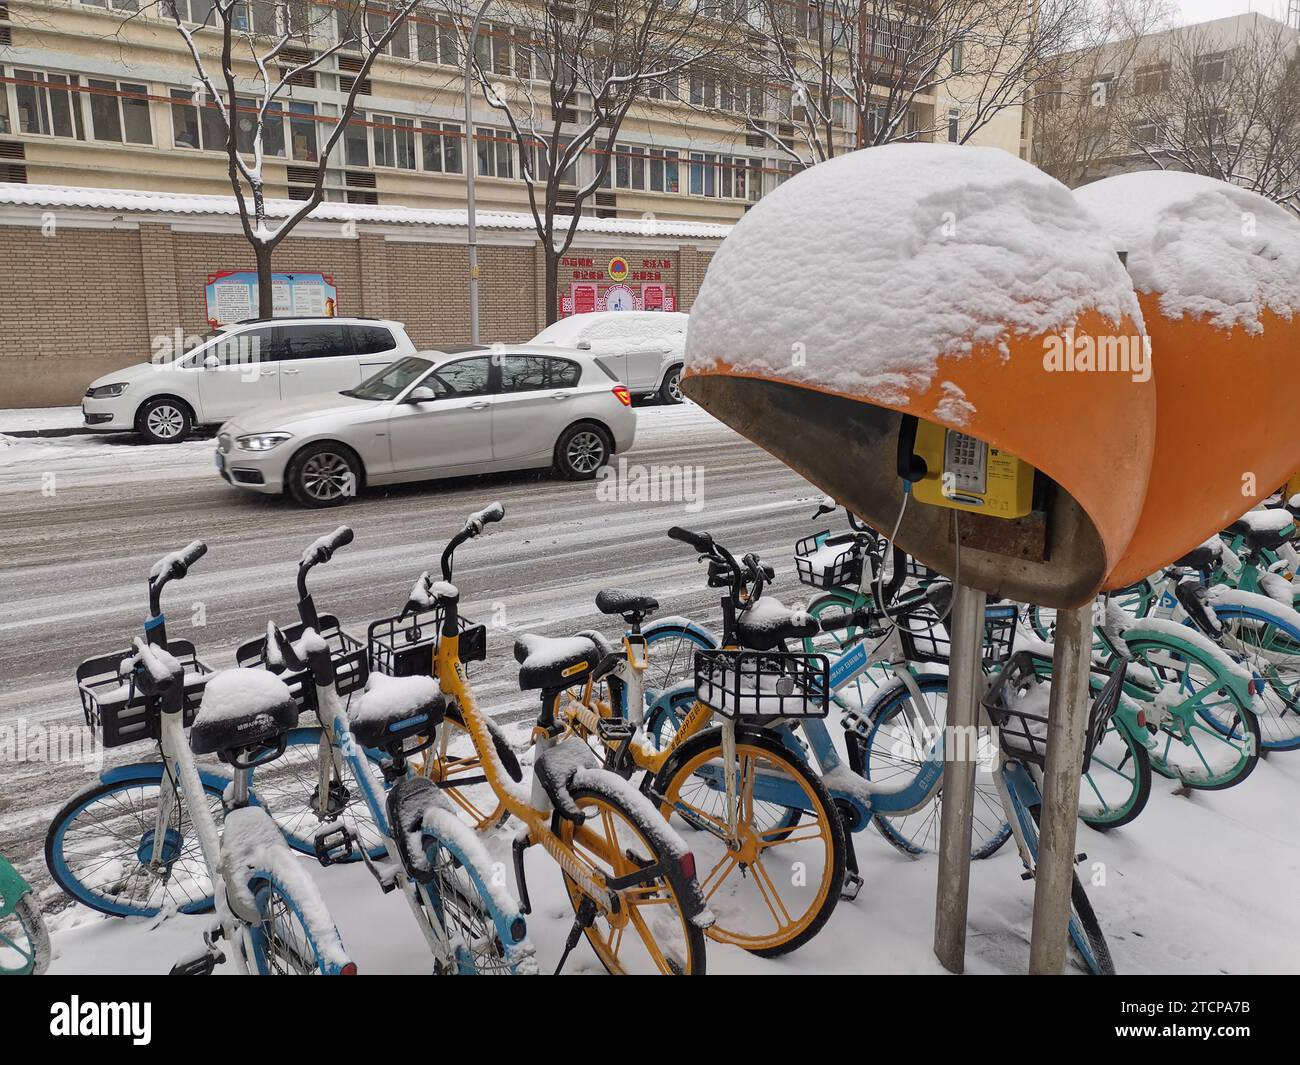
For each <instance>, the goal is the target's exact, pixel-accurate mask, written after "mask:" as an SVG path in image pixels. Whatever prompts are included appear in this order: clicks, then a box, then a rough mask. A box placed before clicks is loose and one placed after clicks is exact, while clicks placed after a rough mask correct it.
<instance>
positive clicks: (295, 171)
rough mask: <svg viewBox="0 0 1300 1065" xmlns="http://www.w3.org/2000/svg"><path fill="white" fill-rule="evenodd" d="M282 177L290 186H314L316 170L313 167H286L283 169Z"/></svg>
mask: <svg viewBox="0 0 1300 1065" xmlns="http://www.w3.org/2000/svg"><path fill="white" fill-rule="evenodd" d="M284 176H285V180H287V181H288V182H289V184H290V185H315V184H316V168H315V167H314V166H288V167H285V170H284Z"/></svg>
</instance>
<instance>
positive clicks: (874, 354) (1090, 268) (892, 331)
mask: <svg viewBox="0 0 1300 1065" xmlns="http://www.w3.org/2000/svg"><path fill="white" fill-rule="evenodd" d="M1090 310H1096V311H1098V312H1100V313H1101V314H1102V315H1103V316H1104V317H1105V318H1106V319H1108V320H1109V321H1110V322H1112V323H1115V324H1116V325H1117V326H1118V325H1119V323H1120V322H1121V320H1122V319H1123V318H1124V317H1128V318H1129V319H1131V320H1132V321H1133V322H1134V323H1139V328H1140V322H1141V311H1140V309H1139V307H1138V303H1137V299H1136V297H1135V295H1134V293H1133V288H1132V285H1131V283H1130V281H1129V278H1128V275H1127V274H1126V273H1125V271H1124V268H1123V265H1122V264H1121V263H1120V261H1119V259H1118V257H1117V256H1116V255H1115V252H1114V249H1113V248H1112V247H1111V245H1110V243H1109V241H1107V240H1106V238H1105V236H1104V234H1103V233H1102V232H1101V231H1100V230H1099V229H1098V227H1097V223H1096V220H1095V219H1093V218H1092V217H1091V216H1089V215H1088V213H1087V212H1086V211H1084V210H1083V209H1082V207H1080V205H1079V203H1078V202H1077V201H1076V200H1075V199H1074V197H1073V195H1072V194H1071V192H1070V191H1069V189H1067V188H1066V187H1065V186H1064V185H1062V184H1060V183H1059V182H1058V181H1056V180H1054V179H1053V178H1050V177H1048V176H1047V175H1046V174H1044V173H1043V172H1042V171H1040V170H1038V169H1036V168H1035V167H1033V166H1031V165H1030V164H1028V163H1026V162H1024V161H1022V160H1020V159H1017V158H1015V157H1014V156H1012V155H1009V154H1008V153H1006V152H1004V151H1001V150H999V149H995V148H970V147H959V146H956V145H934V144H891V145H886V146H885V147H881V148H869V149H866V150H864V151H858V152H853V153H851V154H849V155H845V156H841V157H840V158H838V159H832V160H831V161H829V162H826V163H822V164H819V165H818V166H815V167H813V168H812V169H810V170H806V171H804V172H803V173H801V174H799V175H798V176H797V177H795V178H794V179H792V180H791V181H788V182H786V183H785V184H784V185H782V186H781V187H780V188H779V189H777V190H776V191H775V192H773V193H771V194H770V195H768V196H765V197H764V198H763V199H762V200H761V201H760V202H759V203H757V204H755V205H754V207H753V209H752V210H751V211H750V212H749V213H748V214H747V215H745V217H744V218H743V219H742V220H741V221H740V222H739V223H737V225H736V227H735V228H734V229H733V230H732V233H731V236H729V237H728V238H727V240H726V241H725V242H724V243H723V245H722V247H721V248H719V249H718V252H717V253H716V254H715V255H714V257H713V261H712V263H711V264H710V265H709V271H708V274H707V276H706V277H705V281H704V286H703V288H702V289H701V291H700V295H699V297H698V298H697V299H696V301H695V305H694V307H693V308H692V310H691V329H690V335H689V338H688V343H687V356H686V358H687V367H688V370H693V371H707V370H709V369H712V368H714V367H716V366H718V365H719V364H722V365H726V366H729V367H730V368H731V370H732V372H735V373H738V374H757V375H759V376H763V377H776V378H781V379H783V380H787V381H791V382H795V383H798V384H806V385H811V386H813V387H817V388H824V389H827V390H829V391H831V392H836V393H841V394H846V395H852V396H865V397H867V398H871V399H875V400H878V401H880V402H885V403H901V402H905V401H906V399H907V397H908V395H909V394H910V393H912V392H914V391H923V390H925V389H928V388H929V387H930V385H931V383H932V380H933V378H934V375H935V372H936V369H937V365H938V360H939V359H940V357H941V356H944V355H949V356H961V355H964V354H969V353H970V352H971V351H972V350H973V349H974V348H976V347H977V346H983V345H991V346H994V347H1000V348H1001V349H1002V350H1003V351H1004V352H1007V353H1008V355H1009V349H1008V342H1009V341H1010V340H1011V339H1012V338H1013V337H1016V336H1035V335H1039V334H1048V333H1062V332H1064V331H1065V330H1066V329H1068V328H1069V327H1071V326H1072V325H1073V324H1074V323H1075V322H1076V321H1077V319H1078V318H1079V316H1080V315H1081V314H1083V313H1084V312H1086V311H1090ZM1037 357H1038V356H1037V355H1035V358H1037ZM944 403H945V404H946V408H945V409H946V410H947V411H948V413H949V414H951V415H952V416H954V417H956V418H960V419H961V420H962V421H964V420H965V419H966V418H968V417H969V416H970V414H971V413H973V408H972V407H971V404H970V403H969V402H968V401H967V400H966V398H965V396H964V395H963V394H962V393H961V391H960V389H958V388H956V386H953V387H952V388H947V389H946V394H945V396H944Z"/></svg>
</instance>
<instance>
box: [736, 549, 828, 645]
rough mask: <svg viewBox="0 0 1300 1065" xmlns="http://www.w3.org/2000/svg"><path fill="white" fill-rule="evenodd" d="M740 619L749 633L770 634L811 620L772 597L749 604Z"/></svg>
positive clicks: (803, 612)
mask: <svg viewBox="0 0 1300 1065" xmlns="http://www.w3.org/2000/svg"><path fill="white" fill-rule="evenodd" d="M823 550H824V549H823ZM741 618H742V620H743V621H744V623H745V628H747V629H749V630H750V631H751V632H772V631H773V630H775V629H780V628H784V627H786V626H787V625H789V626H796V627H803V626H805V625H808V624H809V623H810V622H811V620H812V619H811V617H810V616H809V614H808V612H807V611H804V610H792V609H791V608H790V607H788V606H786V605H785V604H784V603H782V602H781V600H779V599H776V598H774V597H773V596H764V597H763V598H762V599H759V600H758V601H757V602H754V603H750V605H749V608H748V609H747V610H746V611H745V612H744V613H743V614H742V615H741Z"/></svg>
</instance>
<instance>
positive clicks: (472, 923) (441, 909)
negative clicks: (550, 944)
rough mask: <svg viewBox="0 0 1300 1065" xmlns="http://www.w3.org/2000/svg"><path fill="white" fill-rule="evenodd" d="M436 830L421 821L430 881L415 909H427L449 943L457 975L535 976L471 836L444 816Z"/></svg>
mask: <svg viewBox="0 0 1300 1065" xmlns="http://www.w3.org/2000/svg"><path fill="white" fill-rule="evenodd" d="M437 822H438V824H437V828H436V830H435V829H434V828H431V827H430V823H429V817H428V814H427V812H426V815H425V820H424V832H423V842H424V857H425V861H426V863H427V864H428V867H429V869H430V870H431V871H432V873H433V881H432V883H430V884H429V885H428V886H427V889H426V890H424V891H421V892H419V893H418V894H419V899H420V904H421V905H429V904H432V906H433V908H434V914H433V916H436V917H437V919H438V923H439V924H441V926H442V927H443V928H444V929H446V931H447V934H448V935H449V936H451V937H452V938H453V939H455V940H459V942H458V943H457V944H456V954H457V959H458V962H459V970H460V972H461V973H462V974H463V975H468V976H473V975H479V976H515V975H522V974H526V973H533V972H536V969H537V961H536V956H535V954H534V951H533V946H532V944H531V943H530V942H529V941H528V931H527V925H526V924H525V922H524V918H523V915H522V914H521V913H520V912H519V906H518V904H517V903H516V902H515V900H514V899H512V898H510V897H509V896H508V895H507V894H506V893H505V892H504V891H502V890H496V891H493V890H492V888H491V886H490V885H491V883H492V862H491V859H490V858H489V857H488V853H487V851H486V850H484V848H483V844H482V843H480V842H479V840H478V838H477V837H476V836H474V835H473V833H472V830H471V829H469V828H468V827H466V826H464V825H462V824H460V823H459V822H458V821H457V820H456V815H455V813H453V812H452V811H450V810H448V811H447V812H446V816H445V817H439V818H437Z"/></svg>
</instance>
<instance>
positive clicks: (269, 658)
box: [266, 621, 307, 673]
mask: <svg viewBox="0 0 1300 1065" xmlns="http://www.w3.org/2000/svg"><path fill="white" fill-rule="evenodd" d="M266 664H267V667H268V668H269V669H270V670H271V672H272V673H279V672H280V671H281V670H286V669H287V670H288V671H289V672H290V673H300V672H302V670H304V669H306V668H307V663H306V662H304V661H303V659H302V657H301V656H300V655H299V654H298V649H297V648H296V647H294V645H293V642H292V641H291V640H289V639H288V638H287V637H286V636H285V635H284V633H283V632H281V631H280V626H279V625H277V624H276V623H275V622H274V621H268V622H267V623H266ZM277 667H279V668H277Z"/></svg>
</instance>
